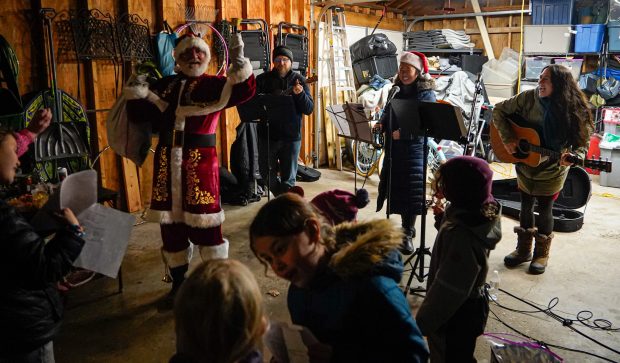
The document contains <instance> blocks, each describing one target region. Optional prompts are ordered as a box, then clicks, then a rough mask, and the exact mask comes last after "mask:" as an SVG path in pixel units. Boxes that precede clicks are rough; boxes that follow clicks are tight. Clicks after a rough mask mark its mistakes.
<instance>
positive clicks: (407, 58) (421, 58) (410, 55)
mask: <svg viewBox="0 0 620 363" xmlns="http://www.w3.org/2000/svg"><path fill="white" fill-rule="evenodd" d="M400 62H401V63H405V64H409V65H410V66H412V67H413V68H415V69H417V70H418V72H419V73H420V76H421V77H422V78H423V79H426V80H429V79H431V75H430V74H428V59H426V56H425V55H424V54H422V53H420V52H413V51H412V52H405V53H403V54H402V55H401V56H400Z"/></svg>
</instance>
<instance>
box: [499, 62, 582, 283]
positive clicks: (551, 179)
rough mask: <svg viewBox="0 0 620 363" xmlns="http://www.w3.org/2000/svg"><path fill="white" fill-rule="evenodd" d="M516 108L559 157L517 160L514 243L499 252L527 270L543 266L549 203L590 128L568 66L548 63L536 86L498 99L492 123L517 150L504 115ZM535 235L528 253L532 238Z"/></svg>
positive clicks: (535, 271) (546, 254)
mask: <svg viewBox="0 0 620 363" xmlns="http://www.w3.org/2000/svg"><path fill="white" fill-rule="evenodd" d="M512 114H518V115H519V116H521V117H522V118H524V119H525V120H527V122H528V125H519V126H525V127H531V128H534V129H536V130H537V131H538V133H539V135H540V139H541V143H542V145H540V146H542V147H543V148H546V149H550V150H553V151H556V152H560V153H561V158H560V159H559V160H554V159H553V158H548V159H547V160H544V161H543V162H541V163H540V165H538V166H535V167H532V166H528V165H525V164H517V165H516V171H517V182H518V185H519V190H520V191H521V213H520V216H519V226H518V227H515V232H516V233H517V236H518V238H517V239H518V241H517V248H516V249H515V251H513V252H512V253H510V254H509V255H507V256H506V257H505V258H504V264H505V265H506V266H508V267H515V266H518V265H520V264H522V263H524V262H527V261H532V262H531V263H530V267H529V271H530V273H532V274H541V273H543V272H545V268H546V267H547V262H548V260H549V250H550V248H551V241H552V239H553V203H554V201H555V200H556V199H557V197H558V196H559V193H560V191H561V190H562V188H563V186H564V181H565V180H566V176H567V175H568V169H569V166H570V165H572V163H571V162H570V161H568V157H569V156H571V155H574V154H576V155H577V156H579V157H581V158H583V157H584V156H585V154H586V152H587V148H588V141H589V138H590V134H591V133H592V130H593V129H594V125H593V122H592V115H591V114H590V110H589V109H588V102H587V100H586V98H585V96H584V94H583V93H582V92H581V90H580V89H579V86H578V85H577V83H576V82H575V80H574V79H573V77H572V74H571V72H570V71H569V69H568V68H566V67H564V66H562V65H558V64H553V65H550V66H548V67H545V68H544V69H543V71H542V73H541V74H540V79H539V81H538V87H537V88H536V89H532V90H528V91H524V92H521V93H520V94H518V95H516V96H514V97H512V98H510V99H508V100H506V101H503V102H500V103H498V104H497V105H495V109H494V111H493V123H494V124H495V127H497V130H498V132H499V135H500V137H501V139H502V142H503V143H504V147H505V149H506V151H507V152H509V153H510V154H514V153H515V152H517V144H516V138H515V135H514V132H513V131H512V128H511V126H510V123H509V121H508V119H509V116H510V115H512ZM535 201H537V202H538V216H537V218H536V221H534V205H535ZM533 240H535V241H536V244H535V247H534V253H533V255H532V242H533Z"/></svg>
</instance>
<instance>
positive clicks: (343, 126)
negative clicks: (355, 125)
mask: <svg viewBox="0 0 620 363" xmlns="http://www.w3.org/2000/svg"><path fill="white" fill-rule="evenodd" d="M326 110H327V113H328V114H329V119H330V120H331V121H332V124H334V125H335V126H336V127H337V128H338V136H343V137H349V138H354V137H355V134H354V132H353V130H352V129H351V128H350V127H349V122H348V121H347V116H346V112H345V111H344V105H331V106H327V108H326Z"/></svg>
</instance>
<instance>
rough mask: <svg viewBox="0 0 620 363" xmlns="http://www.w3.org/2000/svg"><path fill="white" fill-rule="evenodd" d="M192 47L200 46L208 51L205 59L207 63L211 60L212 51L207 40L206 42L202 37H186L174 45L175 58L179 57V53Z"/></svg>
mask: <svg viewBox="0 0 620 363" xmlns="http://www.w3.org/2000/svg"><path fill="white" fill-rule="evenodd" d="M190 48H198V49H200V50H202V51H203V52H205V53H206V57H205V61H206V63H207V64H209V62H210V61H211V51H210V50H209V46H208V45H207V42H205V41H204V40H203V39H202V38H198V37H191V36H190V37H186V38H184V39H183V40H181V41H180V42H179V44H177V46H176V47H174V53H173V55H174V59H177V57H178V55H179V54H181V53H183V52H184V51H186V50H187V49H190Z"/></svg>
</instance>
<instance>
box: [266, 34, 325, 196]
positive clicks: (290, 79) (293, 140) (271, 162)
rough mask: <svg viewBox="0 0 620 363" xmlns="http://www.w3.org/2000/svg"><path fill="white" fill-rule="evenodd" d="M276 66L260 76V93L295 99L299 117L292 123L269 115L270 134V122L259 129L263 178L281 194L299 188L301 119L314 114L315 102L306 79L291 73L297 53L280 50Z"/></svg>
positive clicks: (275, 59)
mask: <svg viewBox="0 0 620 363" xmlns="http://www.w3.org/2000/svg"><path fill="white" fill-rule="evenodd" d="M273 63H274V67H273V69H272V70H271V71H269V72H266V73H263V74H261V75H259V76H258V77H256V94H257V95H260V94H269V95H284V96H291V97H292V98H293V103H294V105H295V110H296V114H295V117H293V118H292V119H289V120H282V119H281V118H279V117H278V115H274V114H267V117H268V118H269V131H267V124H266V122H261V124H260V125H259V128H258V136H259V165H260V172H261V176H262V178H263V180H264V181H265V183H266V182H267V180H269V184H270V185H269V188H270V190H271V191H272V192H273V193H274V194H275V195H278V194H281V193H284V192H286V191H287V190H289V189H290V188H291V187H292V186H294V185H295V177H296V175H297V158H298V157H299V149H300V147H301V119H302V117H303V115H310V114H311V113H312V109H313V108H314V101H313V100H312V96H311V95H310V89H309V88H308V86H307V85H306V80H305V78H304V77H303V76H302V75H301V74H299V73H296V72H293V71H292V70H291V66H292V63H293V52H291V50H290V49H288V48H287V47H285V46H278V47H276V48H275V49H274V50H273ZM268 135H269V137H268ZM267 146H269V148H268V147H267ZM267 150H269V152H268V151H267ZM278 172H279V177H278ZM268 175H269V178H268V177H267V176H268Z"/></svg>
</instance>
